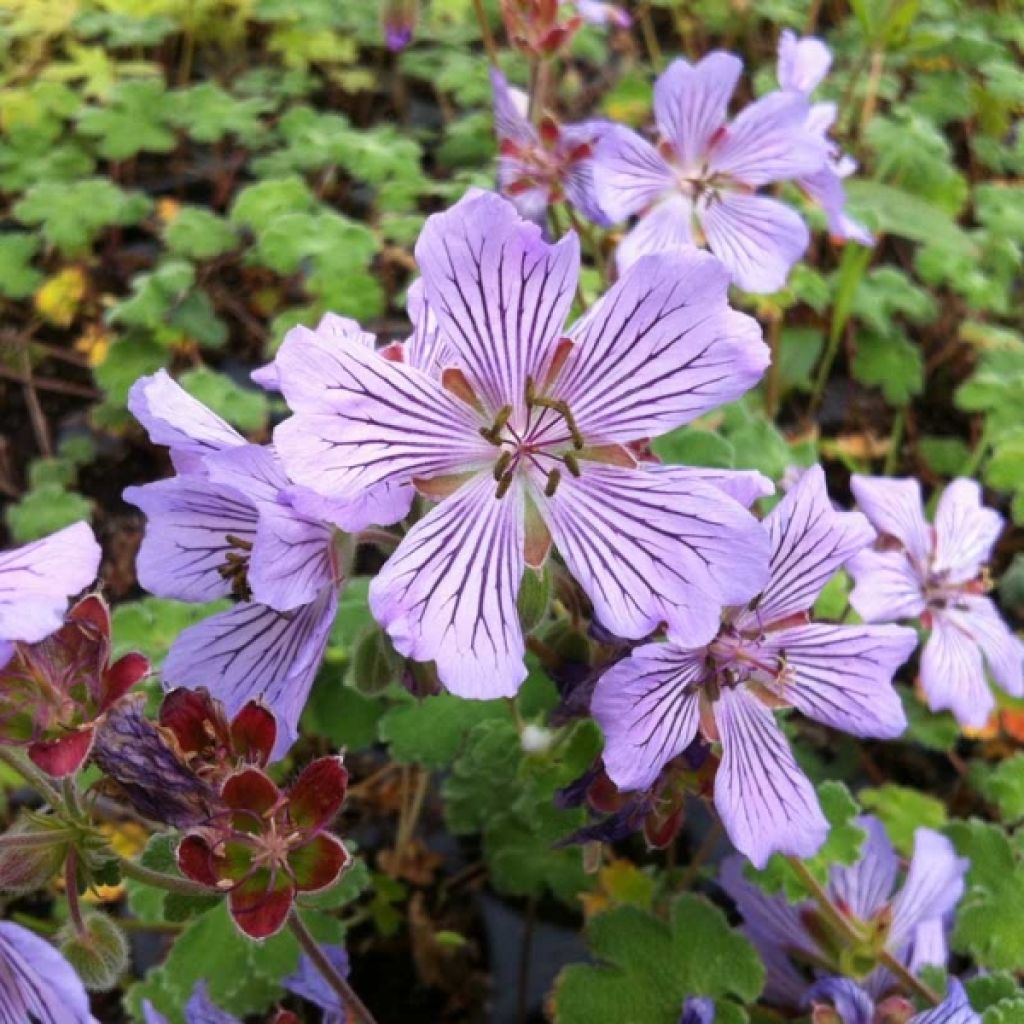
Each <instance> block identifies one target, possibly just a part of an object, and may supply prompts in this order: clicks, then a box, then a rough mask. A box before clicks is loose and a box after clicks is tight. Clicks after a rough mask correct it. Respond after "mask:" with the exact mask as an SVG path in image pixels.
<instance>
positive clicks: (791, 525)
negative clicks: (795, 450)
mask: <svg viewBox="0 0 1024 1024" xmlns="http://www.w3.org/2000/svg"><path fill="white" fill-rule="evenodd" d="M764 526H765V527H766V529H767V531H768V537H769V538H770V542H771V562H770V576H769V579H768V586H767V587H765V589H764V591H763V592H762V593H761V595H760V596H759V597H758V599H757V602H756V607H755V609H754V610H752V611H750V612H748V613H746V614H745V615H744V616H743V617H742V619H743V620H756V621H757V622H759V623H763V624H764V626H765V627H766V628H770V625H771V623H773V622H778V621H779V620H780V619H785V618H787V617H788V616H790V615H793V614H794V613H796V612H806V611H809V610H810V609H811V607H812V606H813V604H814V602H815V600H816V599H817V597H818V594H820V593H821V590H822V587H824V586H825V584H826V583H827V582H828V581H829V580H830V579H831V578H832V577H833V576H834V575H835V573H836V572H837V571H838V570H839V568H840V567H841V566H842V565H843V564H844V563H845V562H846V561H847V560H848V559H849V558H850V557H851V556H852V555H854V554H856V553H857V552H858V551H860V550H861V549H862V548H864V547H865V546H866V545H868V544H870V543H871V542H872V541H873V540H874V539H875V531H874V530H873V529H872V528H871V524H870V523H868V521H867V519H865V518H864V516H862V515H861V514H860V513H859V512H837V511H836V510H835V509H834V508H833V507H832V502H831V501H830V500H829V496H828V491H827V490H826V489H825V472H824V470H823V469H822V468H821V466H812V467H811V468H810V469H808V470H807V471H806V472H805V473H803V474H802V475H801V477H800V479H799V480H798V481H797V483H796V484H795V486H793V487H791V488H790V489H789V491H788V492H787V494H786V496H785V497H784V498H783V499H782V501H780V502H779V503H778V505H776V506H775V508H774V509H772V511H771V513H770V514H769V515H768V516H767V518H766V519H765V520H764ZM908 653H909V652H908Z"/></svg>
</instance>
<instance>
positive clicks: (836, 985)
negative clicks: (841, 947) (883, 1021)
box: [800, 977, 875, 1024]
mask: <svg viewBox="0 0 1024 1024" xmlns="http://www.w3.org/2000/svg"><path fill="white" fill-rule="evenodd" d="M822 1004H824V1005H826V1006H829V1005H830V1006H831V1007H832V1008H833V1009H834V1010H835V1012H836V1013H837V1014H838V1015H839V1020H840V1021H841V1022H842V1024H872V1021H873V1020H874V1016H875V1002H874V1000H873V999H872V998H871V996H870V995H869V994H868V993H867V992H865V991H864V989H863V988H862V987H861V986H860V985H859V984H858V983H857V982H856V981H854V980H853V979H852V978H837V977H828V978H819V979H818V980H817V981H816V982H815V983H814V984H813V985H812V986H811V987H810V988H809V989H808V990H807V994H806V995H805V996H804V998H803V999H802V1000H801V1003H800V1005H801V1007H803V1008H805V1009H809V1010H812V1016H815V1014H814V1013H813V1009H814V1007H815V1006H819V1005H822Z"/></svg>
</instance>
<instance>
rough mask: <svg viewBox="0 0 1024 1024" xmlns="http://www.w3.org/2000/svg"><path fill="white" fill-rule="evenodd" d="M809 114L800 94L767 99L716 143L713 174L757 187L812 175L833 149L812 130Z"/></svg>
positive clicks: (710, 164)
mask: <svg viewBox="0 0 1024 1024" xmlns="http://www.w3.org/2000/svg"><path fill="white" fill-rule="evenodd" d="M809 112H810V105H809V104H808V102H807V100H806V99H805V98H804V97H803V96H801V95H800V94H799V93H794V92H773V93H769V94H768V95H767V96H762V97H761V99H759V100H757V101H756V102H754V103H751V104H750V106H749V107H747V108H746V109H744V110H743V112H742V113H741V114H740V115H739V116H738V117H737V118H736V120H735V121H733V122H732V123H731V124H730V125H729V126H728V127H727V128H726V129H725V131H724V132H723V133H722V134H721V135H720V136H719V137H718V138H716V140H715V142H714V145H713V146H712V148H711V154H710V159H709V161H708V171H709V172H710V173H712V174H715V173H718V174H726V175H728V176H729V177H730V178H734V179H735V180H737V181H740V182H742V183H743V184H744V185H750V186H752V187H757V186H759V185H768V184H770V183H771V182H773V181H786V180H788V179H791V178H799V177H800V176H801V175H802V174H812V173H813V172H814V171H816V170H818V168H819V167H821V166H822V164H824V163H825V161H826V159H827V158H828V146H827V144H826V142H825V140H824V139H823V138H822V137H821V136H820V135H819V134H817V133H815V132H813V131H810V130H809V129H808V128H807V115H808V113H809Z"/></svg>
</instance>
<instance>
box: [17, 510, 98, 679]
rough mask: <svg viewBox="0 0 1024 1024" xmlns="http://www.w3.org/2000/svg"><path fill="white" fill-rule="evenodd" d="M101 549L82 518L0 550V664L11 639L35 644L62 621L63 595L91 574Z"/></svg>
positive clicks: (85, 582)
mask: <svg viewBox="0 0 1024 1024" xmlns="http://www.w3.org/2000/svg"><path fill="white" fill-rule="evenodd" d="M102 554H103V553H102V551H101V550H100V546H99V544H97V543H96V538H95V537H94V536H93V533H92V530H91V529H90V528H89V525H88V524H87V523H84V522H83V523H74V524H73V525H72V526H66V527H64V529H63V530H58V531H57V532H56V533H52V534H50V536H49V537H44V538H43V539H42V540H36V541H32V543H31V544H25V545H23V546H22V547H20V548H15V549H14V550H13V551H3V552H0V668H3V666H4V665H6V664H7V662H8V661H10V659H11V655H12V654H14V645H15V643H18V642H21V643H26V644H34V643H38V642H39V641H40V640H43V639H45V638H46V637H48V636H49V635H50V634H51V633H55V632H56V631H57V630H58V629H60V628H61V626H63V625H64V612H65V610H66V608H67V603H68V598H69V597H72V596H73V595H75V594H77V593H78V592H79V591H80V590H84V589H85V588H86V587H87V586H89V584H90V583H92V581H93V580H94V579H96V572H97V570H98V569H99V566H100V558H101V557H102Z"/></svg>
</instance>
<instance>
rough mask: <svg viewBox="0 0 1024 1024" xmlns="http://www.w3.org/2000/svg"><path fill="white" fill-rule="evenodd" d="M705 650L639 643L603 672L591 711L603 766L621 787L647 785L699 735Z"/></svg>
mask: <svg viewBox="0 0 1024 1024" xmlns="http://www.w3.org/2000/svg"><path fill="white" fill-rule="evenodd" d="M703 677H704V652H703V651H699V650H698V651H687V650H684V649H683V648H681V647H676V646H675V645H674V644H648V645H646V646H644V647H638V648H637V649H636V650H634V651H633V652H632V654H630V655H629V657H628V658H624V659H623V660H622V661H619V662H616V663H615V664H614V665H612V667H611V668H610V669H608V671H606V672H605V673H603V674H602V676H601V677H600V679H598V681H597V686H596V687H595V689H594V696H593V700H592V703H591V705H590V710H591V714H592V715H593V716H594V718H595V720H596V721H597V724H598V725H599V726H600V727H601V731H602V732H603V733H604V754H603V755H602V756H603V759H604V766H605V770H606V771H607V773H608V777H609V778H610V779H611V780H612V782H614V783H615V785H616V786H618V787H619V789H646V788H647V787H648V786H650V785H651V784H652V783H653V782H654V780H655V779H657V777H658V775H659V774H660V773H661V770H662V768H664V767H665V765H666V764H667V763H668V762H669V761H671V760H672V759H673V758H674V757H678V756H679V754H681V753H682V752H683V751H684V750H685V749H686V748H687V747H688V746H689V745H690V743H691V742H692V741H693V738H694V736H695V735H696V734H697V715H698V701H699V689H698V687H699V684H700V682H701V680H702V679H703Z"/></svg>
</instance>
